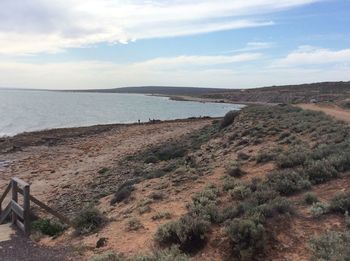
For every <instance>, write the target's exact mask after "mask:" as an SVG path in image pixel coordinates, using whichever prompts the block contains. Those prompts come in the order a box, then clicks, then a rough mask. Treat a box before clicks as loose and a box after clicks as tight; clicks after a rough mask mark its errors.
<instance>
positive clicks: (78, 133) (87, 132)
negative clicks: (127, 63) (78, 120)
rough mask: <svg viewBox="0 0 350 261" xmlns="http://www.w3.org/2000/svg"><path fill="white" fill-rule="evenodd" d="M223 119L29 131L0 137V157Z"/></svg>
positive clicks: (200, 118)
mask: <svg viewBox="0 0 350 261" xmlns="http://www.w3.org/2000/svg"><path fill="white" fill-rule="evenodd" d="M221 118H222V117H209V116H203V117H190V118H184V119H174V120H155V121H154V122H152V121H151V122H140V123H137V122H133V123H111V124H97V125H91V126H81V127H67V128H66V127H63V128H52V129H44V130H38V131H28V132H22V133H18V134H16V135H14V136H2V137H0V155H1V154H4V153H5V154H7V153H12V152H16V151H20V150H22V149H23V148H25V147H29V146H40V145H47V146H53V145H56V144H59V143H61V142H62V141H63V140H67V139H75V138H85V137H92V136H96V135H100V134H103V133H106V132H109V131H113V130H118V129H123V128H129V127H133V126H140V127H141V126H145V127H146V126H149V125H151V126H154V125H161V124H167V123H169V124H178V123H179V124H180V123H186V122H191V123H192V122H200V121H206V120H218V119H221Z"/></svg>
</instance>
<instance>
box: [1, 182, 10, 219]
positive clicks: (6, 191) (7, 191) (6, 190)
mask: <svg viewBox="0 0 350 261" xmlns="http://www.w3.org/2000/svg"><path fill="white" fill-rule="evenodd" d="M10 190H11V183H10V184H8V185H7V187H6V189H5V192H4V194H2V196H1V197H0V216H1V213H2V203H3V202H4V199H5V198H6V196H7V194H8V193H9V192H10Z"/></svg>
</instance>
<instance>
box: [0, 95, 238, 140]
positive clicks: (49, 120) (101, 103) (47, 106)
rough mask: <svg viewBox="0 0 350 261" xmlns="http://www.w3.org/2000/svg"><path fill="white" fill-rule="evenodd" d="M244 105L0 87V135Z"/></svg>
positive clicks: (210, 112) (216, 112) (211, 112)
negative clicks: (2, 88)
mask: <svg viewBox="0 0 350 261" xmlns="http://www.w3.org/2000/svg"><path fill="white" fill-rule="evenodd" d="M242 107H244V105H240V104H225V103H202V102H191V101H173V100H170V99H169V98H167V97H158V96H149V95H143V94H118V93H87V92H60V91H32V90H7V89H6V90H0V136H1V137H2V136H14V135H16V134H19V133H22V132H30V131H38V130H45V129H52V128H66V127H81V126H91V125H98V124H112V123H134V122H138V121H140V122H148V121H149V120H153V119H156V120H173V119H185V118H190V117H204V116H210V117H221V116H224V115H225V113H227V112H228V111H230V110H240V109H241V108H242Z"/></svg>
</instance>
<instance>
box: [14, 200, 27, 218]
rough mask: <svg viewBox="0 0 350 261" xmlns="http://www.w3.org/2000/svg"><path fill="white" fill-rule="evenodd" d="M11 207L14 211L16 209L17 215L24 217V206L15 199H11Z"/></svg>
mask: <svg viewBox="0 0 350 261" xmlns="http://www.w3.org/2000/svg"><path fill="white" fill-rule="evenodd" d="M11 208H12V211H14V212H15V213H16V214H17V216H19V217H20V218H22V219H23V218H24V215H23V214H24V211H23V208H22V207H21V206H20V205H19V204H18V203H17V202H15V201H11Z"/></svg>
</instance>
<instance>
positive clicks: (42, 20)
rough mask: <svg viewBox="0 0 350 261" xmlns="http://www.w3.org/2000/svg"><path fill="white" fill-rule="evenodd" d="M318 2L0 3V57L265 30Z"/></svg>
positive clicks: (28, 0) (6, 0) (94, 0)
mask: <svg viewBox="0 0 350 261" xmlns="http://www.w3.org/2000/svg"><path fill="white" fill-rule="evenodd" d="M317 1H319V0H250V1H247V0H235V1H233V0H230V1H228V0H216V1H212V0H192V1H190V0H173V1H164V0H153V1H144V0H124V1H123V0H65V1H62V0H1V2H0V53H2V54H23V53H40V52H57V51H59V50H62V49H65V48H69V47H81V46H87V45H92V44H96V43H101V42H108V43H127V42H128V41H132V40H137V39H145V38H158V37H173V36H180V35H190V34H198V33H206V32H213V31H220V30H230V29H237V28H246V27H257V26H268V25H272V24H273V22H272V21H270V20H268V19H267V20H266V18H265V15H266V14H269V13H273V12H277V11H281V10H285V9H289V8H293V7H297V6H301V5H305V4H309V3H313V2H317Z"/></svg>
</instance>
